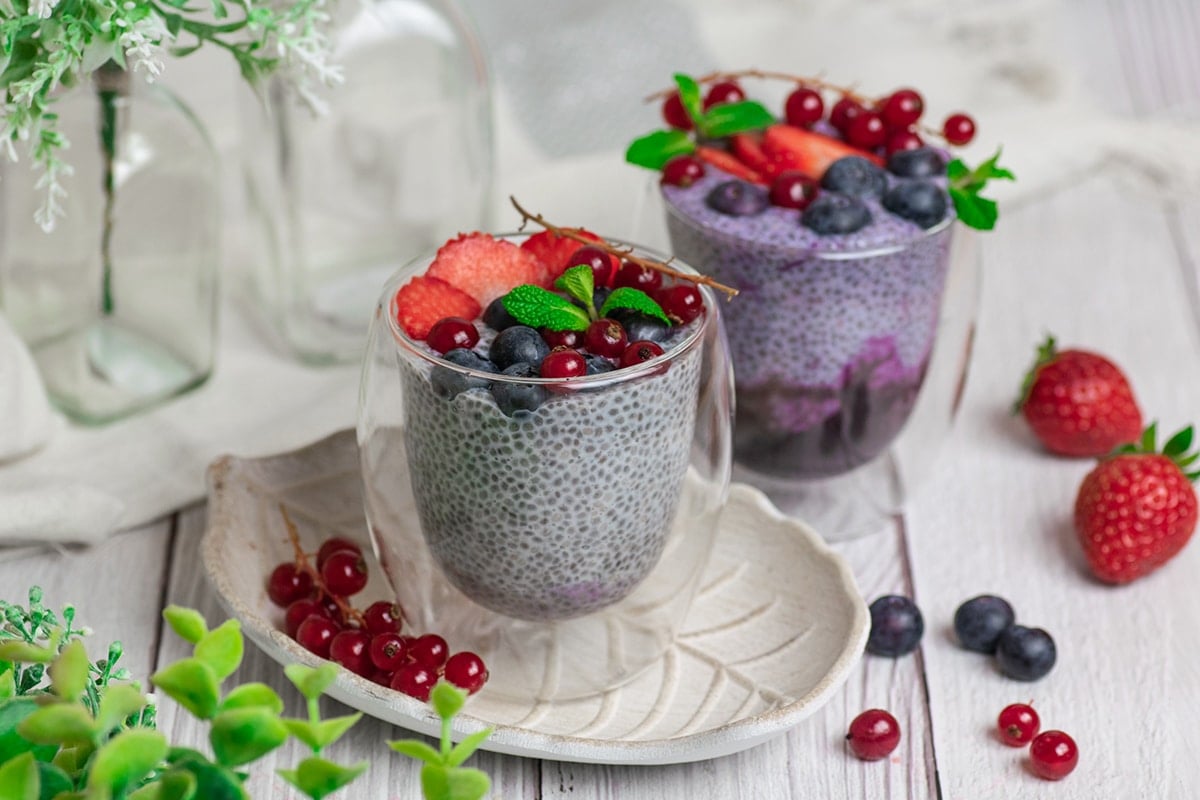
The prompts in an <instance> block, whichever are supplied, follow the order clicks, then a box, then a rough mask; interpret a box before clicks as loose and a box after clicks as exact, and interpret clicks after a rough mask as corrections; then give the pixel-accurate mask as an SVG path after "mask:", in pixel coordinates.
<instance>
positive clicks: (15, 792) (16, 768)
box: [0, 753, 41, 800]
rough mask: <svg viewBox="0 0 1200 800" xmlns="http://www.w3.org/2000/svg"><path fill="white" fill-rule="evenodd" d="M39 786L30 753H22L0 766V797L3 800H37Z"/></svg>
mask: <svg viewBox="0 0 1200 800" xmlns="http://www.w3.org/2000/svg"><path fill="white" fill-rule="evenodd" d="M40 786H41V782H40V780H39V779H38V768H37V762H35V761H34V760H33V754H32V753H22V754H21V755H19V756H17V757H16V758H14V759H10V760H9V761H8V762H6V763H5V764H3V765H0V797H3V798H5V800H38V796H39V794H40Z"/></svg>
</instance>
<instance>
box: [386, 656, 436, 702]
mask: <svg viewBox="0 0 1200 800" xmlns="http://www.w3.org/2000/svg"><path fill="white" fill-rule="evenodd" d="M436 682H437V673H435V672H433V671H432V670H429V669H426V668H425V667H423V666H421V665H420V664H405V665H404V666H402V667H400V669H398V670H396V674H395V675H393V676H392V688H393V689H395V690H396V691H397V692H402V693H403V694H406V695H408V696H409V697H415V698H417V699H418V700H420V701H421V702H422V703H424V702H427V701H428V700H429V692H430V691H432V689H433V684H434V683H436Z"/></svg>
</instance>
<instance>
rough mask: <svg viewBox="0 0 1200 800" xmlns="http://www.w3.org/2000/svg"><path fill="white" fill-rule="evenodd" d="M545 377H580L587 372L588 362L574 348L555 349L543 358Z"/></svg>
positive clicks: (542, 368) (541, 369)
mask: <svg viewBox="0 0 1200 800" xmlns="http://www.w3.org/2000/svg"><path fill="white" fill-rule="evenodd" d="M540 372H541V376H542V377H543V378H560V379H565V378H578V377H579V376H580V375H584V374H586V373H587V362H586V361H584V360H583V356H581V355H580V354H579V353H576V352H575V351H574V350H566V349H563V350H554V351H553V352H551V353H550V355H548V356H546V357H545V358H543V359H542V366H541V368H540Z"/></svg>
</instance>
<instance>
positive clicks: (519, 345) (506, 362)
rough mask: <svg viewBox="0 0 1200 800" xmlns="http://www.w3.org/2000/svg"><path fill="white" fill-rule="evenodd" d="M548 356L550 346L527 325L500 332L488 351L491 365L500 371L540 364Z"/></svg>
mask: <svg viewBox="0 0 1200 800" xmlns="http://www.w3.org/2000/svg"><path fill="white" fill-rule="evenodd" d="M549 354H550V345H548V344H546V340H545V339H543V338H542V335H541V334H540V333H538V332H537V331H536V330H534V329H533V328H531V327H529V326H528V325H514V326H512V327H511V328H505V329H504V330H502V331H500V333H499V334H497V336H496V338H495V339H494V340H492V347H491V349H490V350H489V351H488V356H489V357H490V358H491V361H492V363H493V364H495V365H496V366H497V367H499V368H500V369H506V368H507V367H511V366H512V365H513V364H540V363H542V359H543V358H545V357H546V356H547V355H549Z"/></svg>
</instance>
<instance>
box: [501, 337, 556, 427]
mask: <svg viewBox="0 0 1200 800" xmlns="http://www.w3.org/2000/svg"><path fill="white" fill-rule="evenodd" d="M539 341H540V340H539ZM538 363H541V361H540V359H539V361H538ZM501 374H503V375H507V376H509V377H512V378H536V377H538V374H537V370H535V369H534V368H533V365H532V364H527V363H524V362H521V363H517V364H513V365H512V366H510V367H506V368H505V370H504V372H503V373H501ZM492 398H493V399H494V400H495V401H496V405H497V406H499V407H500V410H501V411H502V412H504V414H506V415H507V416H510V417H511V416H514V415H515V414H516V413H517V412H519V411H536V410H537V409H538V407H539V406H541V404H542V403H544V402H545V401H546V389H545V387H543V386H541V385H540V384H534V383H517V382H510V381H496V382H495V383H493V384H492Z"/></svg>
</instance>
